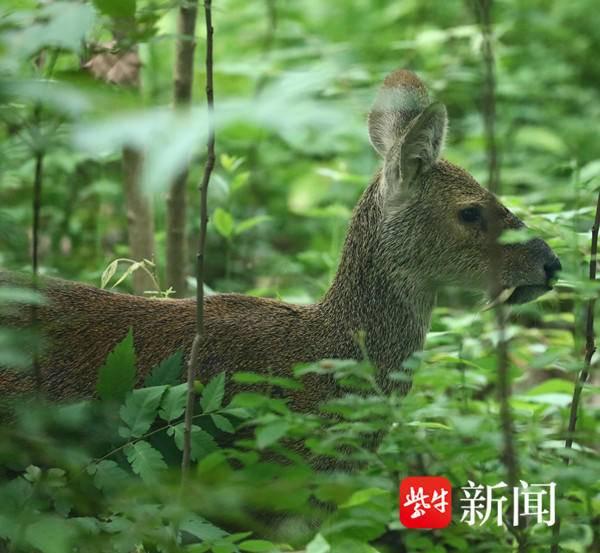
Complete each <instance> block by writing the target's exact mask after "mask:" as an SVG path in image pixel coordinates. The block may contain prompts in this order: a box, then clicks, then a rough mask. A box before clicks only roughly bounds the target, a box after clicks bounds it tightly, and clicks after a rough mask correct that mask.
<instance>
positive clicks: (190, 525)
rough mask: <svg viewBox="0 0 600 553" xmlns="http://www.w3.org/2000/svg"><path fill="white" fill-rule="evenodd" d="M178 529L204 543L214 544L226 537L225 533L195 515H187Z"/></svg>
mask: <svg viewBox="0 0 600 553" xmlns="http://www.w3.org/2000/svg"><path fill="white" fill-rule="evenodd" d="M179 529H180V530H182V531H184V532H188V533H189V534H192V535H193V536H195V537H197V538H198V539H200V540H202V541H205V542H209V543H210V542H214V541H216V540H220V539H223V538H224V537H225V536H227V535H228V534H227V532H226V531H225V530H222V529H221V528H219V527H217V526H215V525H214V524H212V522H209V521H208V520H206V519H205V518H202V517H201V516H199V515H196V514H193V513H191V514H188V515H187V516H186V517H185V518H184V519H183V520H182V521H181V523H180V524H179Z"/></svg>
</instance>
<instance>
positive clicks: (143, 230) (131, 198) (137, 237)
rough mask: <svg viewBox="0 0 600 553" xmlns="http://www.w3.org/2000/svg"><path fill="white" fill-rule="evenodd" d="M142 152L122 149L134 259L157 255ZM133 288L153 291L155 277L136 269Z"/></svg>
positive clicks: (139, 292)
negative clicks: (143, 184) (142, 179)
mask: <svg viewBox="0 0 600 553" xmlns="http://www.w3.org/2000/svg"><path fill="white" fill-rule="evenodd" d="M142 163H143V158H142V154H141V153H140V152H139V151H137V150H133V149H131V148H123V184H124V186H125V201H126V205H127V234H128V236H129V251H130V256H131V258H132V259H134V260H135V261H142V260H143V259H149V260H151V261H152V259H153V257H154V216H153V209H152V202H151V199H150V198H149V197H148V196H146V195H144V194H143V192H142V190H141V186H140V176H141V172H142ZM132 276H133V291H134V293H135V294H137V295H138V296H139V295H142V294H143V293H144V292H145V291H146V290H154V288H155V286H154V284H153V282H152V279H151V278H150V276H149V275H148V274H147V273H146V272H145V271H134V273H133V275H132Z"/></svg>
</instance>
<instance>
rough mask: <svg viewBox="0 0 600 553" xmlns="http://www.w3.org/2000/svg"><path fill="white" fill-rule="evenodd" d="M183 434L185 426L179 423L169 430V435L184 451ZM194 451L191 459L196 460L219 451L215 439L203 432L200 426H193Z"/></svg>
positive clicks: (192, 440) (192, 441)
mask: <svg viewBox="0 0 600 553" xmlns="http://www.w3.org/2000/svg"><path fill="white" fill-rule="evenodd" d="M183 433H184V425H183V423H179V424H178V425H176V426H173V427H171V428H169V430H168V434H169V435H170V436H173V438H174V440H175V445H176V446H177V447H178V448H179V450H181V451H183ZM191 443H192V451H191V457H192V459H194V460H198V459H201V458H202V457H206V455H208V454H209V453H212V452H213V451H215V450H216V449H218V445H217V442H215V439H214V438H213V437H212V436H211V435H210V434H209V433H208V432H206V431H205V430H202V428H200V427H199V426H196V425H192V439H191Z"/></svg>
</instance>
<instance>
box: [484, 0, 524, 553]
mask: <svg viewBox="0 0 600 553" xmlns="http://www.w3.org/2000/svg"><path fill="white" fill-rule="evenodd" d="M492 8H493V0H476V2H475V11H476V15H477V19H478V21H479V25H480V27H481V35H482V45H481V53H482V61H483V67H484V80H483V98H482V114H483V122H484V128H485V137H486V154H487V164H488V179H487V180H488V183H487V185H488V189H489V190H490V192H492V193H493V194H500V165H499V163H498V158H499V155H498V144H497V141H496V75H495V59H494V47H493V29H492ZM488 214H489V220H490V244H489V251H490V265H491V267H490V269H491V282H490V284H491V290H492V293H493V294H494V297H496V296H497V295H498V294H500V292H501V291H502V283H501V277H500V275H501V259H502V252H501V245H500V243H499V242H498V239H499V238H500V235H501V233H502V221H501V218H500V217H499V216H498V214H497V210H496V209H495V207H494V202H493V200H490V204H489V208H488ZM494 312H495V315H496V328H497V331H498V346H497V351H496V354H497V359H498V361H497V375H498V376H497V378H498V381H497V396H498V403H499V405H500V429H501V432H502V441H503V450H502V463H503V464H504V467H505V469H506V473H507V480H508V485H509V486H510V487H514V486H516V485H517V483H518V481H519V472H520V471H519V461H518V456H517V451H516V446H515V441H514V435H515V429H514V421H513V416H512V410H511V407H510V398H511V395H512V389H511V381H510V374H509V367H510V357H509V351H508V338H507V336H506V320H507V317H506V310H505V308H504V305H503V304H502V302H499V303H498V304H497V305H496V307H495V309H494ZM513 530H514V531H513V532H512V533H513V535H514V537H515V540H516V542H517V545H518V551H519V553H525V552H526V550H527V539H526V535H525V534H524V532H523V531H522V529H521V528H520V527H518V526H517V527H515V528H514V529H513Z"/></svg>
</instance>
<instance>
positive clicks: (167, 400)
mask: <svg viewBox="0 0 600 553" xmlns="http://www.w3.org/2000/svg"><path fill="white" fill-rule="evenodd" d="M186 401H187V382H184V383H183V384H179V385H177V386H173V387H171V388H169V389H168V390H167V393H166V394H165V395H164V397H163V400H162V402H161V405H160V410H159V412H158V416H159V417H160V418H161V419H163V420H165V421H167V422H171V421H173V420H175V419H178V418H179V417H181V415H183V412H184V411H185V404H186Z"/></svg>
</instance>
